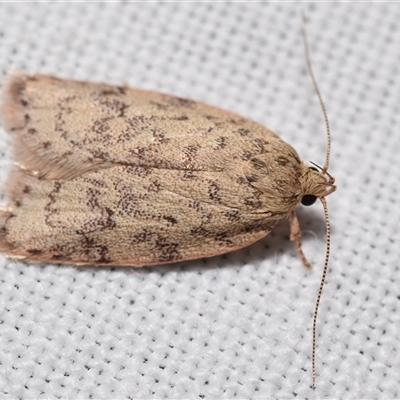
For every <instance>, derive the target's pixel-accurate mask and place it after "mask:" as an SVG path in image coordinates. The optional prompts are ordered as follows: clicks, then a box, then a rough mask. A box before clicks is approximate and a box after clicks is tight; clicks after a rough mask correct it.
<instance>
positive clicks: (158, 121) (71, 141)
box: [0, 75, 306, 265]
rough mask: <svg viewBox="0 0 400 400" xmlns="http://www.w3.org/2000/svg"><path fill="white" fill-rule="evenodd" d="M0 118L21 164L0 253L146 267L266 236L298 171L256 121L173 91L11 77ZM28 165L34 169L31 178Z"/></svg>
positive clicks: (291, 196) (292, 200) (293, 189)
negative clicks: (21, 168)
mask: <svg viewBox="0 0 400 400" xmlns="http://www.w3.org/2000/svg"><path fill="white" fill-rule="evenodd" d="M6 96H7V97H8V101H7V102H6V103H5V106H3V123H4V124H5V125H6V127H7V128H8V129H10V130H12V131H13V132H14V135H15V153H16V160H17V161H18V162H19V164H20V165H21V166H22V167H23V168H24V169H25V170H26V172H23V171H18V172H16V173H15V174H14V175H13V176H12V177H11V178H10V182H9V195H10V197H11V199H12V211H11V214H10V217H9V218H8V219H7V221H6V223H5V230H6V233H5V234H4V235H3V236H4V237H5V239H3V238H1V237H0V240H1V241H2V242H4V240H5V241H6V242H7V243H6V244H4V243H1V246H2V247H5V246H6V247H7V250H8V251H9V255H11V256H12V255H15V256H27V257H28V258H30V259H35V257H36V259H38V260H44V259H45V258H46V257H47V259H48V261H51V260H54V261H61V262H75V263H93V260H94V261H95V262H97V263H106V264H107V263H108V264H133V265H143V264H157V263H162V262H170V261H177V260H181V259H188V258H197V257H201V256H209V255H214V254H220V253H223V252H226V251H230V250H234V249H236V248H240V247H243V246H245V245H246V244H249V243H251V242H254V241H256V240H258V239H259V238H261V237H263V236H265V235H266V234H268V233H269V231H270V230H271V229H272V228H273V227H274V226H275V225H276V223H277V222H278V221H279V219H281V218H282V217H284V216H285V215H287V214H289V213H290V212H291V211H292V210H293V209H294V208H295V206H296V205H297V204H298V203H299V202H300V200H301V197H302V195H304V188H303V187H302V181H303V177H304V176H305V171H306V167H305V166H304V164H303V163H302V162H301V161H300V159H299V157H298V155H297V153H296V152H295V150H294V149H293V148H292V147H291V146H289V145H288V144H286V143H285V142H283V141H282V140H281V139H279V137H278V136H277V135H275V134H274V133H273V132H271V131H269V130H268V129H266V128H265V127H263V126H261V125H259V124H257V123H255V122H252V121H250V120H247V119H244V118H242V117H240V116H238V115H236V114H233V113H230V112H227V111H224V110H221V109H218V108H215V107H211V106H208V105H205V104H202V103H198V102H194V101H190V100H186V99H180V98H176V97H173V96H169V95H165V94H160V93H155V92H148V91H141V90H133V89H129V88H127V87H114V86H108V85H103V84H92V83H82V82H74V81H64V80H59V79H56V78H52V77H47V76H40V75H37V76H33V77H27V76H21V77H19V76H17V77H15V78H14V79H13V80H12V81H11V83H10V84H9V87H8V89H7V92H6ZM30 171H31V172H34V173H35V174H36V175H32V174H31V173H30Z"/></svg>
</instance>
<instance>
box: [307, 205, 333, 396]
mask: <svg viewBox="0 0 400 400" xmlns="http://www.w3.org/2000/svg"><path fill="white" fill-rule="evenodd" d="M319 199H320V201H321V203H322V206H323V207H324V214H325V224H326V252H325V263H324V269H323V271H322V278H321V283H320V284H319V289H318V295H317V301H316V302H315V308H314V317H313V328H312V330H313V341H312V357H311V363H312V388H313V389H315V378H316V372H315V352H316V348H317V316H318V310H319V304H320V302H321V295H322V289H323V288H324V284H325V279H326V274H327V272H328V262H329V255H330V252H331V225H330V223H329V214H328V205H327V203H326V200H325V197H320V198H319Z"/></svg>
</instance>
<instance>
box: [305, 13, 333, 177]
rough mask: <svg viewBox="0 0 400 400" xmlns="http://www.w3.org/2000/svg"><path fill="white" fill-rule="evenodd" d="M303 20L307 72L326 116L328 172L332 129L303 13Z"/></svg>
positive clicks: (325, 168) (326, 159)
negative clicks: (313, 66) (317, 78)
mask: <svg viewBox="0 0 400 400" xmlns="http://www.w3.org/2000/svg"><path fill="white" fill-rule="evenodd" d="M301 19H302V24H301V32H302V35H303V43H304V52H305V57H306V64H307V70H308V73H309V75H310V77H311V80H312V83H313V86H314V90H315V93H317V96H318V100H319V104H320V105H321V109H322V113H323V115H324V120H325V127H326V137H327V143H326V158H325V164H324V168H322V170H323V171H325V172H326V171H327V170H328V168H329V159H330V156H331V128H330V126H329V120H328V114H327V113H326V108H325V104H324V101H323V100H322V96H321V93H320V91H319V87H318V84H317V80H316V79H315V76H314V72H313V69H312V66H311V58H310V50H309V46H308V40H307V29H306V17H305V15H304V13H303V12H302V13H301Z"/></svg>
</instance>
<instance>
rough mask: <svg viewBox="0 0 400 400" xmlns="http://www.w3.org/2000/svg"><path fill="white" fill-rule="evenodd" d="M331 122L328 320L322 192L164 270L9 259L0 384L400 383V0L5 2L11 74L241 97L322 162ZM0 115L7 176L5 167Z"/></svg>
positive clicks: (310, 394) (137, 393)
mask: <svg viewBox="0 0 400 400" xmlns="http://www.w3.org/2000/svg"><path fill="white" fill-rule="evenodd" d="M301 9H303V10H304V11H305V12H306V13H307V16H308V20H309V24H308V34H309V41H310V45H311V52H312V62H313V66H314V69H315V73H316V76H317V79H318V82H319V85H320V89H321V92H322V94H323V97H324V99H325V102H326V106H327V109H328V114H329V117H330V121H331V124H332V140H333V143H332V161H331V167H330V172H331V173H332V174H333V175H334V176H335V177H336V180H337V185H338V191H337V193H335V194H333V195H332V196H330V197H328V198H327V200H328V205H329V210H330V217H331V222H332V257H331V262H330V269H329V274H328V278H327V285H326V287H325V290H324V293H323V297H322V303H321V309H320V313H319V319H318V348H317V389H316V390H315V391H312V390H311V389H310V384H311V362H310V356H311V338H312V332H311V327H312V312H313V308H314V304H315V299H316V294H317V290H318V285H319V281H320V276H321V269H322V265H323V259H324V251H325V250H324V249H325V247H324V246H325V245H324V243H325V235H324V232H325V225H324V219H323V212H322V207H321V205H320V204H316V205H315V206H313V207H309V208H304V207H300V208H299V211H298V214H299V218H300V222H301V226H302V229H303V231H304V240H303V242H304V251H305V253H306V254H307V255H308V257H309V258H310V260H311V261H312V263H313V264H314V266H315V268H314V271H312V272H311V273H310V272H307V271H306V270H305V268H304V267H303V266H302V264H301V261H300V260H299V258H298V257H297V254H296V251H295V248H294V245H293V243H292V242H290V241H289V229H288V223H287V221H282V223H280V224H279V225H278V227H277V228H276V229H275V230H274V231H273V232H272V233H271V234H270V235H269V236H268V237H266V238H265V239H263V240H261V241H260V242H258V243H256V244H254V245H252V246H250V247H249V248H246V249H243V250H240V251H237V252H234V253H231V254H227V255H224V256H220V257H214V258H210V259H204V260H197V261H191V262H182V263H179V264H175V265H172V266H163V267H155V268H141V269H132V268H96V267H92V268H76V267H73V266H57V265H28V264H24V263H20V262H16V261H10V260H7V259H6V258H4V257H0V264H1V266H0V369H1V371H0V397H1V398H10V399H11V398H13V399H14V398H21V399H22V398H24V399H28V398H43V399H45V398H46V399H50V398H71V399H72V398H84V399H86V398H101V399H110V398H119V399H123V398H171V399H178V398H179V399H181V398H191V399H196V398H200V399H215V398H254V399H267V398H288V399H289V398H294V397H296V398H319V399H321V398H341V399H360V398H364V399H389V398H390V399H394V398H400V289H399V282H400V268H399V266H400V265H399V264H400V262H399V258H400V257H399V256H400V250H399V244H400V233H399V229H400V228H399V223H400V207H399V195H400V173H399V154H400V134H399V126H400V50H399V49H400V47H399V46H400V29H399V21H400V4H399V3H369V4H368V3H363V4H356V3H348V4H345V3H321V4H314V5H307V4H304V3H303V4H302V5H296V4H293V3H292V4H285V3H284V2H280V3H267V4H265V3H253V2H247V3H245V2H242V3H216V2H214V3H212V2H185V3H184V2H164V3H154V2H149V3H72V2H54V3H39V2H38V3H23V2H14V3H1V4H0V70H1V74H2V76H1V82H4V79H5V77H6V75H7V74H8V72H9V71H10V70H12V69H18V70H23V71H26V72H32V73H34V72H41V73H51V74H54V75H57V76H60V77H65V78H75V79H88V80H93V81H102V82H107V83H115V84H122V83H124V82H127V83H129V84H130V85H131V86H133V87H140V88H150V89H155V90H160V91H164V92H168V93H172V94H176V95H179V96H184V97H189V98H191V99H195V100H201V101H204V102H207V103H210V104H214V105H217V106H220V107H223V108H226V109H229V110H231V111H235V112H238V113H240V114H242V115H244V116H246V117H249V118H251V119H254V120H256V121H258V122H260V123H262V124H264V125H266V126H268V127H269V128H271V129H273V130H275V131H276V132H277V133H278V134H279V135H280V136H281V137H282V138H283V139H284V140H286V141H287V142H289V143H290V144H291V145H293V146H294V147H295V148H296V150H297V151H298V152H299V154H300V155H301V156H302V158H303V159H304V160H306V161H308V160H313V161H315V162H316V163H319V164H323V162H324V156H325V139H326V138H325V130H324V125H323V120H322V114H321V111H320V108H319V105H318V102H317V98H316V96H315V93H314V92H313V89H312V86H311V83H310V78H309V76H308V75H307V72H306V68H305V60H304V54H303V47H302V41H301V34H300V27H301V22H300V15H299V11H300V10H301ZM9 141H10V140H9V138H8V136H7V135H6V134H5V133H4V130H3V129H2V130H1V137H0V143H1V156H2V158H1V164H0V165H1V179H2V181H4V179H5V178H6V175H7V171H8V170H9V168H10V159H11V156H10V155H11V152H10V148H9Z"/></svg>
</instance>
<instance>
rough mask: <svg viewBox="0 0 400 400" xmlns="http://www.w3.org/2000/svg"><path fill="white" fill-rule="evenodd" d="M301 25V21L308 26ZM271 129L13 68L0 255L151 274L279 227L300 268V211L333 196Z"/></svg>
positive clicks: (124, 90) (324, 176)
mask: <svg viewBox="0 0 400 400" xmlns="http://www.w3.org/2000/svg"><path fill="white" fill-rule="evenodd" d="M303 28H304V25H303ZM303 38H304V43H305V49H306V59H307V66H308V69H309V72H310V75H311V78H312V80H313V83H314V87H315V90H316V92H317V94H318V97H319V100H320V103H321V106H322V109H323V113H324V116H325V121H326V127H327V137H328V150H327V155H326V161H325V165H324V166H323V167H322V168H316V167H315V166H309V165H307V164H305V163H304V162H303V161H301V159H300V157H299V155H298V154H297V152H296V151H295V150H294V149H293V147H291V146H290V145H289V144H287V143H285V142H284V141H283V140H282V139H280V138H279V137H278V136H277V135H276V134H275V133H273V132H272V131H270V130H269V129H267V128H265V127H263V126H261V125H259V124H258V123H256V122H253V121H251V120H249V119H246V118H243V117H241V116H240V115H237V114H235V113H232V112H229V111H225V110H222V109H219V108H217V107H213V106H209V105H206V104H203V103H201V102H196V101H193V100H188V99H183V98H179V97H175V96H171V95H167V94H162V93H158V92H151V91H145V90H138V89H131V88H129V87H127V86H111V85H106V84H100V83H90V82H79V81H73V80H66V79H60V78H56V77H52V76H48V75H40V74H36V75H27V74H23V73H14V74H12V75H11V77H10V78H9V80H8V82H7V83H6V85H5V87H4V90H3V100H2V101H3V102H2V106H1V120H2V124H3V127H4V128H5V129H6V130H8V131H9V132H10V134H11V135H12V137H13V147H14V158H15V165H16V167H15V169H14V170H13V171H12V172H11V174H10V176H9V178H8V182H7V184H6V189H5V191H6V194H7V196H8V198H9V204H8V205H7V206H5V207H3V208H2V209H1V210H0V251H1V252H4V253H6V255H7V256H8V257H10V258H14V259H23V260H28V261H32V262H52V263H68V264H76V265H87V264H90V265H119V266H122V265H127V266H144V265H153V264H164V263H171V262H177V261H183V260H190V259H196V258H200V257H210V256H215V255H218V254H223V253H226V252H229V251H233V250H236V249H239V248H242V247H244V246H247V245H249V244H251V243H253V242H255V241H257V240H259V239H261V238H263V237H264V236H266V235H268V233H269V232H270V231H271V230H272V229H273V228H274V226H275V225H276V224H277V223H278V222H279V221H280V220H281V219H282V218H286V217H289V218H290V232H291V239H292V240H294V241H295V243H296V248H297V250H298V252H299V255H300V257H301V259H302V261H303V263H304V264H305V265H306V266H307V267H309V268H311V266H310V264H309V262H308V261H307V259H306V257H305V256H304V254H303V252H302V249H301V243H300V236H301V230H300V226H299V222H298V219H297V217H296V212H295V208H296V207H297V206H298V205H299V204H300V203H303V204H305V205H311V204H312V203H314V202H315V200H316V199H320V200H321V202H322V204H323V206H324V211H325V217H326V227H327V251H326V257H325V265H324V272H323V279H322V281H321V286H320V290H319V294H318V298H317V303H316V306H315V313H314V324H313V355H312V362H313V385H314V382H315V340H316V315H317V311H318V306H319V301H320V297H321V292H322V287H323V284H324V280H325V275H326V271H327V266H328V258H329V248H330V225H329V220H328V211H327V204H326V200H325V197H326V196H328V195H329V194H331V193H333V192H334V191H335V190H336V186H335V184H334V178H333V177H331V176H330V175H329V174H328V166H329V155H330V130H329V124H328V119H327V117H326V112H325V107H324V105H323V102H322V99H321V95H320V93H319V90H318V87H317V84H316V82H315V78H314V75H313V72H312V69H311V64H310V60H309V53H308V45H307V40H306V35H305V31H304V30H303Z"/></svg>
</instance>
